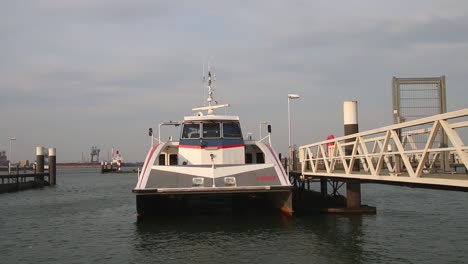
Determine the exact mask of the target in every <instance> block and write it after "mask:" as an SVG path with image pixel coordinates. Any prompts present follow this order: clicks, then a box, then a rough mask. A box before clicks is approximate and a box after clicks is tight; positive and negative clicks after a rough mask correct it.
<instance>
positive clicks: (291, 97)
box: [288, 94, 300, 99]
mask: <svg viewBox="0 0 468 264" xmlns="http://www.w3.org/2000/svg"><path fill="white" fill-rule="evenodd" d="M288 98H289V99H298V98H300V96H299V95H298V94H288Z"/></svg>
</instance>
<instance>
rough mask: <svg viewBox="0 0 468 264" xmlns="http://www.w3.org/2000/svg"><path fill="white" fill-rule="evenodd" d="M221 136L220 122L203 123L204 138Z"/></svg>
mask: <svg viewBox="0 0 468 264" xmlns="http://www.w3.org/2000/svg"><path fill="white" fill-rule="evenodd" d="M220 136H221V129H220V125H219V123H204V124H203V138H219V137H220Z"/></svg>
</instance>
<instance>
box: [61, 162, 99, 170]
mask: <svg viewBox="0 0 468 264" xmlns="http://www.w3.org/2000/svg"><path fill="white" fill-rule="evenodd" d="M73 168H101V163H57V169H73Z"/></svg>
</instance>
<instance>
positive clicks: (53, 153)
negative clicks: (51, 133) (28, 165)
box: [49, 148, 57, 185]
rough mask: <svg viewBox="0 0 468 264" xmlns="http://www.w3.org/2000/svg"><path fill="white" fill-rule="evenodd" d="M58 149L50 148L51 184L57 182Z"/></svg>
mask: <svg viewBox="0 0 468 264" xmlns="http://www.w3.org/2000/svg"><path fill="white" fill-rule="evenodd" d="M56 157H57V156H56V149H55V148H49V184H50V185H55V184H57V158H56Z"/></svg>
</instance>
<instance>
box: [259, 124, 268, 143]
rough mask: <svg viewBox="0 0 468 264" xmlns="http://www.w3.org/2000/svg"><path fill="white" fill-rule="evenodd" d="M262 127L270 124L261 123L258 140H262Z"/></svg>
mask: <svg viewBox="0 0 468 264" xmlns="http://www.w3.org/2000/svg"><path fill="white" fill-rule="evenodd" d="M262 125H268V122H267V121H262V122H260V133H259V137H258V140H261V139H262Z"/></svg>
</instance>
